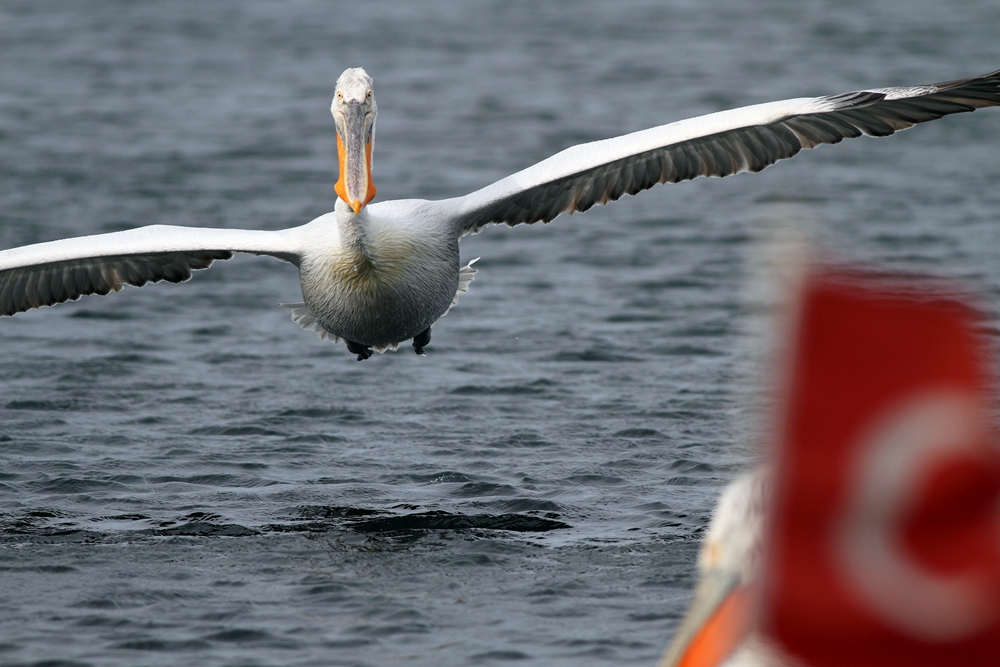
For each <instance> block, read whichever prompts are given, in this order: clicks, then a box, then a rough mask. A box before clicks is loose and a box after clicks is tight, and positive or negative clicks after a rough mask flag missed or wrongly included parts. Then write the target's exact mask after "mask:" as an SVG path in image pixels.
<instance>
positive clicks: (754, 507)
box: [659, 469, 796, 667]
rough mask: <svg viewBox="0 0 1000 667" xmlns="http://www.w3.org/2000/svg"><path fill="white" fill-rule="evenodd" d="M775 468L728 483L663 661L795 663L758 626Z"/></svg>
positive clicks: (675, 665)
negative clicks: (757, 604)
mask: <svg viewBox="0 0 1000 667" xmlns="http://www.w3.org/2000/svg"><path fill="white" fill-rule="evenodd" d="M770 488H771V473H770V472H769V471H767V470H766V469H760V470H757V471H755V472H752V473H746V474H743V475H741V476H739V477H737V478H736V479H735V480H733V481H732V482H731V483H730V484H729V486H727V487H726V488H725V489H724V490H723V492H722V495H721V496H720V497H719V502H718V504H717V505H716V507H715V511H714V513H713V514H712V521H711V522H710V523H709V526H708V532H707V533H706V534H705V540H704V542H702V545H701V551H700V552H699V554H698V574H699V581H698V587H697V588H696V589H695V597H694V600H693V601H692V602H691V607H690V608H689V609H688V613H687V615H686V616H685V617H684V620H683V621H681V625H680V627H679V628H678V629H677V633H676V634H675V635H674V638H673V640H672V641H671V642H670V645H669V646H667V650H666V651H665V652H664V654H663V658H662V659H661V660H660V665H659V667H722V666H723V665H724V666H725V667H791V666H792V665H795V664H796V663H795V661H794V660H793V659H792V658H791V657H789V656H788V655H786V654H785V653H784V652H783V651H782V650H781V649H780V648H779V647H778V646H777V645H776V644H775V643H774V642H772V641H770V640H769V639H767V638H766V637H763V636H762V635H760V634H759V633H757V632H755V630H754V621H753V614H754V604H755V590H754V589H755V586H756V585H757V584H758V582H759V575H760V568H761V566H762V558H763V545H764V535H765V530H766V525H767V504H768V501H769V496H770Z"/></svg>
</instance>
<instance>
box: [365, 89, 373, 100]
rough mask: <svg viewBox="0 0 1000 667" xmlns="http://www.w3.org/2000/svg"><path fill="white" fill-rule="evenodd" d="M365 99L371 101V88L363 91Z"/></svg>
mask: <svg viewBox="0 0 1000 667" xmlns="http://www.w3.org/2000/svg"><path fill="white" fill-rule="evenodd" d="M365 99H366V100H368V101H369V102H371V101H372V91H371V89H369V90H368V92H367V93H365Z"/></svg>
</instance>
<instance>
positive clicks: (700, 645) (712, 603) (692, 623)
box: [660, 576, 753, 667]
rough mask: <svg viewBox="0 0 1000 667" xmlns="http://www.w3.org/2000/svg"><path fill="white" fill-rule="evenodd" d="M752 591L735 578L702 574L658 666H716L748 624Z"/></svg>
mask: <svg viewBox="0 0 1000 667" xmlns="http://www.w3.org/2000/svg"><path fill="white" fill-rule="evenodd" d="M752 611H753V590H752V588H750V587H749V586H741V585H739V584H738V583H736V581H735V578H729V579H726V578H722V577H718V576H716V577H706V578H705V579H703V580H702V582H701V583H700V584H699V585H698V591H697V593H696V594H695V599H694V602H692V603H691V609H690V610H688V613H687V616H685V618H684V621H683V622H682V623H681V626H680V628H679V629H678V630H677V634H676V635H674V639H673V641H672V642H671V643H670V646H669V647H667V651H666V653H664V655H663V659H662V660H661V661H660V667H718V666H719V665H721V664H722V663H723V662H724V661H725V660H726V658H728V657H729V656H730V655H731V654H732V653H733V651H734V650H736V648H737V647H738V646H739V645H740V643H741V642H742V641H743V639H744V638H745V637H746V636H747V633H748V632H749V631H750V629H751V625H752Z"/></svg>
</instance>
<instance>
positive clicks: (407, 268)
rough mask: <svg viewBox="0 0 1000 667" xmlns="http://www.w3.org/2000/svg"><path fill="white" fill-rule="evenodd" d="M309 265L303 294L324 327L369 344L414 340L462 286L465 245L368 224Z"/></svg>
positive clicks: (303, 271) (304, 273) (303, 270)
mask: <svg viewBox="0 0 1000 667" xmlns="http://www.w3.org/2000/svg"><path fill="white" fill-rule="evenodd" d="M365 237H366V238H365V242H364V244H363V245H347V244H343V245H340V244H338V246H337V247H335V248H330V249H329V251H328V252H324V253H317V254H315V255H311V256H309V257H307V258H305V260H304V261H303V263H302V266H301V281H302V295H303V297H304V298H305V303H306V306H307V307H308V309H309V312H310V313H311V314H312V315H313V317H315V318H316V321H317V322H319V323H320V324H321V325H322V326H323V328H325V329H326V330H328V331H329V332H330V333H333V334H335V335H337V336H340V337H341V338H344V339H346V340H350V341H354V342H357V343H361V344H364V345H371V346H378V347H386V346H391V345H393V344H395V343H399V342H401V341H404V340H407V339H408V338H412V337H414V336H416V335H417V334H419V333H420V332H422V331H424V330H425V329H427V328H428V327H430V325H431V324H433V323H434V321H435V320H436V319H437V318H439V317H440V316H441V315H442V314H443V313H444V312H445V311H446V310H447V309H448V306H449V305H450V304H451V301H452V299H453V298H454V296H455V291H456V290H457V288H458V272H459V268H458V244H457V243H448V242H446V241H445V239H442V238H441V237H440V236H437V235H421V234H417V233H414V230H412V229H408V228H406V227H396V228H392V227H382V228H375V229H371V230H369V231H368V232H367V233H366V235H365Z"/></svg>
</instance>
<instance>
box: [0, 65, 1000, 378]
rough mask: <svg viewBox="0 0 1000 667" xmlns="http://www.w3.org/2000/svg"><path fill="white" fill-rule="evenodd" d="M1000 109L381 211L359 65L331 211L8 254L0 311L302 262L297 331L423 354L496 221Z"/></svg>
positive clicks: (948, 106) (999, 93)
mask: <svg viewBox="0 0 1000 667" xmlns="http://www.w3.org/2000/svg"><path fill="white" fill-rule="evenodd" d="M998 104H1000V71H997V72H993V73H992V74H987V75H985V76H981V77H975V78H969V79H961V80H956V81H949V82H946V83H938V84H933V85H926V86H911V87H903V88H874V89H871V90H861V91H856V92H851V93H844V94H841V95H831V96H826V97H815V98H797V99H790V100H783V101H779V102H770V103H766V104H757V105H754V106H747V107H742V108H739V109H733V110H730V111H722V112H718V113H712V114H708V115H705V116H699V117H696V118H691V119H687V120H682V121H678V122H675V123H670V124H668V125H661V126H659V127H654V128H652V129H648V130H643V131H640V132H634V133H632V134H626V135H624V136H620V137H615V138H613V139H605V140H603V141H595V142H592V143H587V144H581V145H579V146H573V147H571V148H568V149H566V150H564V151H562V152H560V153H557V154H556V155H554V156H552V157H550V158H548V159H547V160H543V161H542V162H539V163H538V164H536V165H534V166H531V167H528V168H527V169H524V170H523V171H520V172H517V173H516V174H513V175H511V176H508V177H507V178H504V179H501V180H499V181H497V182H495V183H493V184H492V185H488V186H486V187H484V188H482V189H480V190H476V191H475V192H473V193H471V194H468V195H465V196H464V197H455V198H452V199H444V200H440V201H426V200H421V199H404V200H397V201H385V202H376V203H371V201H372V199H373V198H374V197H375V194H376V189H375V185H374V183H373V181H372V175H371V166H372V149H373V146H374V139H375V116H376V113H377V108H376V105H375V95H374V92H373V84H372V79H371V77H370V76H368V74H367V73H366V72H365V71H364V70H363V69H361V68H352V69H348V70H346V71H345V72H344V73H343V74H341V76H340V78H339V79H338V80H337V86H336V92H335V94H334V98H333V103H332V105H331V108H330V111H331V113H332V114H333V119H334V122H335V125H336V133H337V154H338V158H339V163H340V176H339V179H338V180H337V182H336V185H335V190H336V193H337V196H338V199H337V202H336V205H335V206H334V210H333V211H332V212H330V213H327V214H325V215H322V216H320V217H318V218H316V219H315V220H313V221H312V222H310V223H308V224H305V225H302V226H300V227H294V228H291V229H285V230H281V231H252V230H238V229H205V228H196V227H179V226H167V225H153V226H149V227H140V228H137V229H131V230H127V231H123V232H116V233H112V234H98V235H95V236H85V237H81V238H73V239H64V240H60V241H52V242H49V243H39V244H36V245H29V246H25V247H21V248H13V249H10V250H4V251H2V252H0V315H13V314H15V313H19V312H22V311H25V310H29V309H31V308H38V307H40V306H50V305H53V304H57V303H61V302H63V301H70V300H76V299H78V298H80V297H81V296H82V295H85V294H108V293H109V292H111V291H118V290H120V289H122V286H123V285H135V286H142V285H145V284H146V283H149V282H157V281H161V280H165V281H168V282H183V281H185V280H187V279H188V278H190V277H191V272H192V271H195V270H198V269H205V268H208V267H209V266H210V265H211V264H212V263H213V262H214V261H215V260H219V259H229V258H231V257H232V256H233V253H237V252H242V253H250V254H255V255H270V256H271V257H276V258H278V259H281V260H284V261H286V262H289V263H291V264H294V265H295V266H297V267H298V269H299V277H300V281H301V286H302V302H300V303H291V304H283V305H284V306H286V307H288V308H290V309H291V317H292V320H294V321H295V322H297V323H298V324H299V325H300V326H302V327H303V328H305V329H312V330H314V331H315V332H316V333H317V335H319V336H320V338H324V339H327V340H331V341H333V342H338V341H344V343H346V345H347V349H348V350H349V351H350V352H351V353H353V354H356V355H357V358H358V360H359V361H361V360H363V359H367V358H369V357H370V356H371V354H372V351H373V350H374V351H377V352H384V351H385V350H395V349H396V348H397V347H398V346H399V344H400V343H402V342H405V341H407V340H410V339H412V341H413V348H414V350H415V351H416V352H417V354H422V353H423V350H424V348H425V347H426V346H427V344H428V343H429V342H430V337H431V325H433V324H434V323H435V322H436V321H437V320H438V318H440V317H441V316H442V315H444V314H445V313H446V312H447V311H448V310H449V309H450V308H451V307H452V306H453V305H455V303H456V302H457V300H458V297H459V295H460V294H462V293H464V292H466V291H467V290H468V288H469V283H471V282H472V279H473V277H474V276H475V274H476V270H475V269H474V268H473V267H472V263H471V262H470V263H469V264H468V265H466V266H464V267H463V266H461V263H460V261H459V250H458V242H459V239H461V238H462V237H463V236H465V235H466V234H469V233H474V232H478V231H479V230H481V229H482V228H483V227H485V226H486V225H490V224H499V223H504V224H507V225H511V226H514V225H518V224H521V223H526V224H531V223H534V222H549V221H550V220H552V219H553V218H555V217H556V216H558V215H560V214H561V213H573V212H575V211H586V210H587V209H589V208H591V207H592V206H594V205H595V204H604V203H607V202H608V201H614V200H616V199H618V198H619V197H621V196H622V195H624V194H630V195H631V194H635V193H637V192H639V191H641V190H645V189H648V188H650V187H652V186H653V185H656V184H657V183H667V182H669V183H676V182H678V181H686V180H690V179H693V178H696V177H698V176H728V175H731V174H736V173H739V172H742V171H750V172H758V171H760V170H762V169H764V168H765V167H768V166H770V165H771V164H774V163H775V162H777V161H778V160H781V159H783V158H788V157H792V156H793V155H795V154H796V153H798V152H799V151H800V150H802V149H803V148H813V147H815V146H818V145H820V144H835V143H838V142H839V141H841V140H842V139H844V138H846V137H858V136H861V135H863V134H865V135H870V136H886V135H890V134H893V133H894V132H896V131H898V130H903V129H906V128H909V127H911V126H913V125H915V124H917V123H922V122H924V121H929V120H934V119H936V118H940V117H942V116H946V115H948V114H953V113H959V112H963V111H973V110H975V109H978V108H981V107H986V106H996V105H998Z"/></svg>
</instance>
